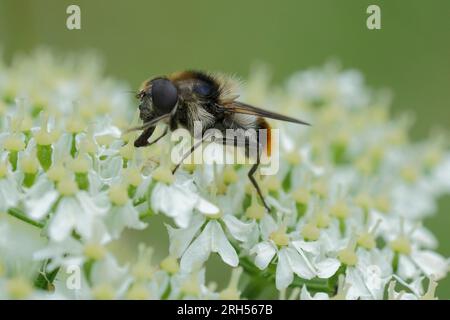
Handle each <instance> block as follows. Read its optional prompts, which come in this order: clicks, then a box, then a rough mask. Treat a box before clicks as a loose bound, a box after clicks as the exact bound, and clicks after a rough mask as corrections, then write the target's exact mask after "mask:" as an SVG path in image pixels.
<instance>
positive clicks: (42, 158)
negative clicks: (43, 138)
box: [37, 144, 53, 171]
mask: <svg viewBox="0 0 450 320" xmlns="http://www.w3.org/2000/svg"><path fill="white" fill-rule="evenodd" d="M52 152H53V150H52V146H51V145H40V144H38V145H37V157H38V159H39V163H40V164H41V166H42V169H44V171H47V170H48V169H49V168H50V166H51V165H52Z"/></svg>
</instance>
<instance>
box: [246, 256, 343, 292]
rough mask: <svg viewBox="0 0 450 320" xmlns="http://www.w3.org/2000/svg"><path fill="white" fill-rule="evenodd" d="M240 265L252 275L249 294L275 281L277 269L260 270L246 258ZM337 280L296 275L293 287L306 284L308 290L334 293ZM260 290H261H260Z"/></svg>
mask: <svg viewBox="0 0 450 320" xmlns="http://www.w3.org/2000/svg"><path fill="white" fill-rule="evenodd" d="M239 265H240V266H241V267H242V268H243V269H244V271H245V272H246V273H247V274H248V275H249V276H250V277H252V282H251V285H250V286H249V289H248V290H247V289H246V291H247V293H248V294H251V295H253V294H255V292H254V291H255V290H260V289H258V286H259V287H260V288H265V287H267V286H269V285H270V284H271V283H273V280H274V278H275V270H271V269H270V267H269V268H268V269H266V270H263V271H262V270H260V269H258V267H256V266H255V265H254V264H253V263H252V262H251V261H249V260H248V259H246V258H243V259H241V260H240V262H239ZM334 282H335V281H334V280H333V279H331V280H330V279H318V278H315V279H311V280H306V279H302V278H300V277H298V276H295V278H294V281H293V282H292V284H291V286H293V287H301V286H303V285H304V286H306V288H307V289H308V291H311V292H313V293H315V292H326V293H328V294H333V293H334V291H335V283H334ZM258 292H259V291H258ZM247 297H248V298H251V297H250V296H247Z"/></svg>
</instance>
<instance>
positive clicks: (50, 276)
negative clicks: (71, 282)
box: [7, 208, 59, 291]
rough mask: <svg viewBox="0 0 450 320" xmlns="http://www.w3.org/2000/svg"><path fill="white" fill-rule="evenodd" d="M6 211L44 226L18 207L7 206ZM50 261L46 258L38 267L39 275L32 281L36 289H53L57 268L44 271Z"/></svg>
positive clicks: (37, 225) (30, 223)
mask: <svg viewBox="0 0 450 320" xmlns="http://www.w3.org/2000/svg"><path fill="white" fill-rule="evenodd" d="M7 212H8V214H9V215H11V216H13V217H15V218H17V219H19V220H21V221H23V222H25V223H28V224H29V225H32V226H34V227H37V228H39V229H43V228H44V227H45V226H44V224H43V223H41V222H38V221H34V220H33V219H30V218H28V217H27V215H26V214H25V213H24V212H23V211H22V210H20V209H18V208H9V209H8V211H7ZM50 261H51V260H50V259H48V260H45V261H44V262H43V264H42V267H41V269H40V270H41V271H40V272H39V275H38V276H37V278H36V280H35V281H34V286H35V287H36V288H38V289H42V290H47V291H52V290H53V281H54V280H55V278H56V275H57V274H58V272H59V268H56V269H55V270H52V271H46V268H47V265H48V264H49V263H50Z"/></svg>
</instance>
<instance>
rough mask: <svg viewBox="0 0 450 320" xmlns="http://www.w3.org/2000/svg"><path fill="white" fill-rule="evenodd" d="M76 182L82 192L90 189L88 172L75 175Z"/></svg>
mask: <svg viewBox="0 0 450 320" xmlns="http://www.w3.org/2000/svg"><path fill="white" fill-rule="evenodd" d="M75 181H76V182H77V185H78V188H80V189H81V190H87V189H89V179H88V174H87V172H82V173H75Z"/></svg>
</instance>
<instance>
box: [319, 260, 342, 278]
mask: <svg viewBox="0 0 450 320" xmlns="http://www.w3.org/2000/svg"><path fill="white" fill-rule="evenodd" d="M340 265H341V264H340V262H339V260H337V259H333V258H326V259H324V260H322V261H320V262H319V263H316V269H317V276H318V277H319V278H323V279H327V278H330V277H331V276H333V275H334V274H335V273H336V271H337V270H338V269H339V266H340Z"/></svg>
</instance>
